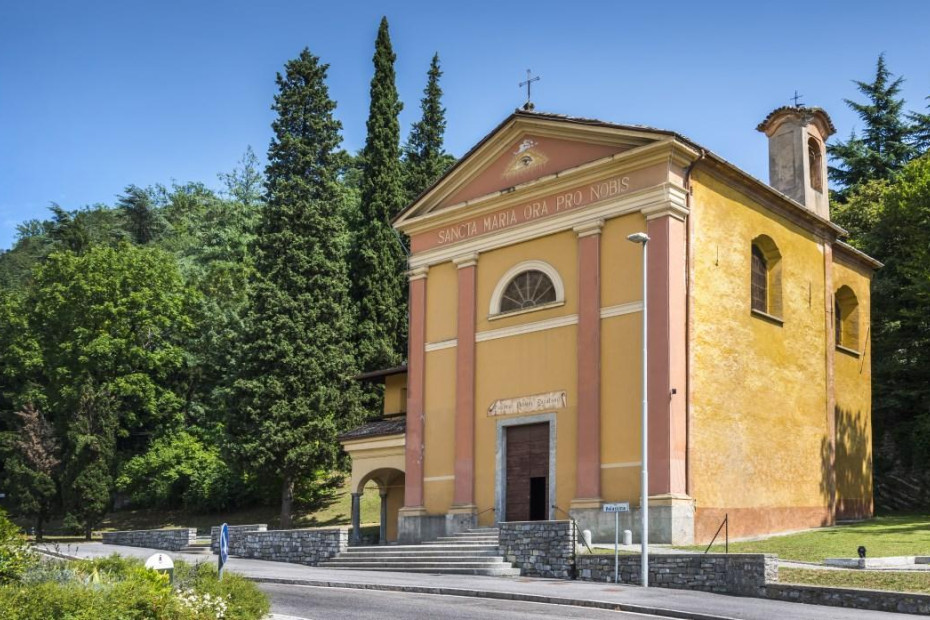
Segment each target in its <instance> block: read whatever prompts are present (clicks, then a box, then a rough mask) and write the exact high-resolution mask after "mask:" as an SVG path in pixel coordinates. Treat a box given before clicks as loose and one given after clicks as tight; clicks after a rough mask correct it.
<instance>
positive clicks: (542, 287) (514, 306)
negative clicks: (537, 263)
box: [501, 269, 555, 312]
mask: <svg viewBox="0 0 930 620" xmlns="http://www.w3.org/2000/svg"><path fill="white" fill-rule="evenodd" d="M553 301H555V286H553V284H552V280H550V279H549V276H547V275H546V274H544V273H543V272H541V271H536V270H535V269H530V270H529V271H524V272H523V273H521V274H520V275H518V276H517V277H516V278H514V279H513V280H511V281H510V284H508V285H507V288H505V289H504V296H503V297H501V312H513V311H514V310H526V309H527V308H533V307H535V306H541V305H543V304H548V303H552V302H553Z"/></svg>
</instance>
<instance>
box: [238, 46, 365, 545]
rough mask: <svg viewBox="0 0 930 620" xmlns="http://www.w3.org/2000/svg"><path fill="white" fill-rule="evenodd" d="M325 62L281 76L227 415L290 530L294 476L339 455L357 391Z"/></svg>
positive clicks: (321, 472) (291, 67)
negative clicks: (244, 328) (277, 493)
mask: <svg viewBox="0 0 930 620" xmlns="http://www.w3.org/2000/svg"><path fill="white" fill-rule="evenodd" d="M327 69H328V65H325V64H321V63H320V61H319V58H317V57H316V56H313V55H312V54H310V52H309V51H308V50H306V49H305V50H304V51H303V52H301V54H300V55H299V56H298V57H297V58H296V59H294V60H291V61H289V62H288V63H287V65H286V67H285V74H284V75H281V74H278V76H277V85H278V91H279V92H278V94H277V95H276V96H275V103H274V105H273V106H272V109H273V110H275V112H276V113H277V118H276V120H275V121H274V122H273V124H272V128H273V130H274V138H273V139H272V142H271V146H270V147H269V149H268V166H267V168H266V178H267V180H266V190H267V205H266V206H265V208H264V209H263V210H262V214H261V222H260V224H259V230H258V234H257V239H256V243H255V266H256V272H257V273H256V276H255V281H254V284H253V287H252V289H251V291H250V310H249V316H248V321H247V322H248V326H249V327H248V332H249V333H248V335H247V337H246V341H245V343H244V347H243V369H242V371H241V374H240V377H239V379H238V380H237V381H236V384H235V388H234V392H235V396H236V402H237V404H238V406H237V411H236V412H235V413H234V414H233V415H232V419H231V420H230V432H231V434H232V441H233V443H234V444H235V445H238V446H239V450H240V456H241V457H243V459H244V460H246V461H248V463H249V464H250V466H252V467H253V468H254V469H255V470H258V471H259V472H261V473H265V474H270V475H273V476H275V477H277V478H278V479H279V480H280V481H281V527H284V528H286V527H290V524H291V516H292V510H293V501H294V488H295V485H296V484H297V483H298V482H300V483H307V484H308V485H313V484H314V482H315V480H314V477H315V476H325V475H327V474H328V472H329V471H330V470H331V469H332V468H333V467H334V466H335V465H336V464H337V458H338V455H339V444H338V442H337V441H336V436H337V434H338V432H339V431H340V430H343V429H344V428H345V426H347V425H348V424H349V423H351V422H352V420H351V415H350V413H351V409H352V396H351V395H352V394H353V393H354V390H355V389H356V388H355V387H354V385H353V383H354V382H352V381H351V380H350V379H349V377H351V376H352V375H353V374H354V367H353V359H352V350H351V346H350V344H349V342H348V341H349V338H350V334H351V318H352V313H351V301H350V297H349V273H348V267H347V264H346V254H347V250H348V231H347V227H346V224H345V222H344V220H343V218H342V214H343V209H342V207H341V205H340V200H342V199H343V196H344V194H343V192H342V191H341V189H340V187H339V179H338V169H339V164H340V160H341V155H340V152H339V150H338V147H339V144H340V142H341V137H340V135H339V131H340V129H341V128H342V126H341V124H340V123H339V121H337V120H336V119H335V118H334V117H333V111H334V110H335V107H336V104H335V102H333V101H332V100H331V99H330V98H329V91H328V88H327V86H326V84H325V78H326V71H327Z"/></svg>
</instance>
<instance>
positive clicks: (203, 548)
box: [181, 536, 213, 555]
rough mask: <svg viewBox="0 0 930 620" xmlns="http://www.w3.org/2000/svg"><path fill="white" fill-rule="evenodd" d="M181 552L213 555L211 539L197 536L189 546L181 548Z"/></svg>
mask: <svg viewBox="0 0 930 620" xmlns="http://www.w3.org/2000/svg"><path fill="white" fill-rule="evenodd" d="M181 553H186V554H188V555H213V551H211V550H210V539H209V538H203V537H199V536H198V537H197V540H196V541H195V542H194V543H193V544H192V545H188V546H187V547H182V548H181Z"/></svg>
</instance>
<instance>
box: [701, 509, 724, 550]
mask: <svg viewBox="0 0 930 620" xmlns="http://www.w3.org/2000/svg"><path fill="white" fill-rule="evenodd" d="M720 530H724V547H723V548H724V553H730V515H729V513H726V514H724V515H723V523H721V524H720V527H718V528H717V533H716V534H714V537H713V538H712V539H711V540H710V544H709V545H707V549H704V553H705V555H706V554H707V552H708V551H710V548H711V547H713V546H714V542H715V541H716V540H717V536H719V535H720Z"/></svg>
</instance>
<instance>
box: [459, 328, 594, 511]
mask: <svg viewBox="0 0 930 620" xmlns="http://www.w3.org/2000/svg"><path fill="white" fill-rule="evenodd" d="M576 332H577V326H575V325H569V326H566V327H560V328H556V329H549V330H545V331H539V332H534V333H531V334H523V335H520V336H511V337H508V338H499V339H496V340H489V341H487V342H479V343H478V345H477V355H476V360H477V365H478V367H479V369H480V368H482V366H484V369H483V372H482V371H479V372H478V374H477V376H476V381H475V502H476V504H477V506H478V510H479V512H480V511H482V510H486V509H488V508H491V507H492V506H494V499H495V498H494V488H495V487H494V485H495V455H496V446H497V425H498V422H500V421H502V419H504V418H506V419H508V420H514V419H519V418H520V417H527V416H532V415H539V414H545V413H552V412H549V411H538V412H533V413H528V414H526V415H507V416H489V415H488V407H489V406H490V405H491V403H493V402H494V401H495V400H497V399H500V398H513V397H515V396H525V395H528V394H539V393H542V392H550V391H556V390H560V389H564V390H565V391H566V392H567V393H568V406H567V407H565V408H563V409H558V410H555V414H556V497H555V500H556V501H555V503H556V504H557V505H558V506H559V507H560V508H562V509H563V510H568V506H569V503H570V502H571V500H572V499H573V498H574V494H575V478H574V471H575V470H574V462H575V454H576V442H577V434H576V427H575V425H576V415H577V402H578V401H577V396H576V389H575V386H576V377H577V368H576V364H575V356H574V355H567V354H565V353H564V352H567V351H571V350H572V347H574V345H575V336H576ZM492 520H493V515H492V513H490V512H488V513H485V514H484V515H482V521H481V523H483V524H488V523H491V522H492Z"/></svg>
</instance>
